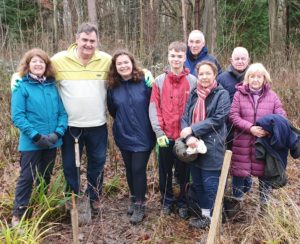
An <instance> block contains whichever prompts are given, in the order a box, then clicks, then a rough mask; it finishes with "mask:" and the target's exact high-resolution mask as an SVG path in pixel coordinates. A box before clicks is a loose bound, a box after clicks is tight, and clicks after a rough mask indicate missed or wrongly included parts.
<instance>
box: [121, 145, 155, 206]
mask: <svg viewBox="0 0 300 244" xmlns="http://www.w3.org/2000/svg"><path fill="white" fill-rule="evenodd" d="M121 153H122V158H123V160H124V163H125V168H126V178H127V183H128V187H129V190H130V194H131V197H132V199H133V200H134V202H141V203H142V202H144V201H145V194H146V189H147V174H146V170H147V163H148V160H149V156H150V154H151V151H146V152H131V151H125V150H121Z"/></svg>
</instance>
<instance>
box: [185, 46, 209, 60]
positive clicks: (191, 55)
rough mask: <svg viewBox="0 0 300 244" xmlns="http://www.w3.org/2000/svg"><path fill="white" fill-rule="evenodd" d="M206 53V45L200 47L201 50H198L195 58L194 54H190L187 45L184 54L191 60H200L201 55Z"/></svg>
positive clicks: (203, 55)
mask: <svg viewBox="0 0 300 244" xmlns="http://www.w3.org/2000/svg"><path fill="white" fill-rule="evenodd" d="M207 54H208V48H207V47H206V46H204V47H203V48H202V50H201V51H200V53H199V54H198V55H197V57H196V58H195V56H194V55H193V54H192V52H191V50H190V48H189V47H188V49H187V52H186V55H187V60H192V61H199V60H201V59H202V58H203V57H205V56H206V55H207Z"/></svg>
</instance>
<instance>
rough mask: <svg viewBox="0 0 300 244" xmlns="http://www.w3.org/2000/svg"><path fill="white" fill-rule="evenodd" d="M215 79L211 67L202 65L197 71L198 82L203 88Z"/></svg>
mask: <svg viewBox="0 0 300 244" xmlns="http://www.w3.org/2000/svg"><path fill="white" fill-rule="evenodd" d="M215 78H216V74H215V73H214V70H213V69H212V67H211V66H210V65H208V64H203V65H201V66H200V67H199V69H198V82H199V83H200V84H201V85H202V86H203V87H204V88H207V87H209V86H210V85H212V84H213V82H214V80H215Z"/></svg>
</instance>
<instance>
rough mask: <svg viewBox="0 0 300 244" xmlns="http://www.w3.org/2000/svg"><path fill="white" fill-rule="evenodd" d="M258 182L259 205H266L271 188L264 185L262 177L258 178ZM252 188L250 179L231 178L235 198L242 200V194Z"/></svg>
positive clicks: (248, 177)
mask: <svg viewBox="0 0 300 244" xmlns="http://www.w3.org/2000/svg"><path fill="white" fill-rule="evenodd" d="M258 181H259V186H258V190H259V200H260V202H261V203H266V202H267V201H268V199H269V195H270V192H271V190H272V187H271V186H270V185H269V184H267V183H266V181H265V179H264V178H263V177H258ZM251 186H252V177H251V176H247V177H238V176H233V177H232V192H233V196H234V197H236V198H242V197H243V196H244V193H246V192H249V191H250V190H251Z"/></svg>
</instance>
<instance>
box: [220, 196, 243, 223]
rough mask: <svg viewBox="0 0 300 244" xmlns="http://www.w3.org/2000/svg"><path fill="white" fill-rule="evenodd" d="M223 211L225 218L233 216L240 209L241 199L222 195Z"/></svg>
mask: <svg viewBox="0 0 300 244" xmlns="http://www.w3.org/2000/svg"><path fill="white" fill-rule="evenodd" d="M223 204H224V212H225V215H226V217H227V218H233V217H235V216H236V215H237V214H238V213H239V212H240V211H241V200H238V199H236V198H232V197H231V198H230V197H224V203H223Z"/></svg>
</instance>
